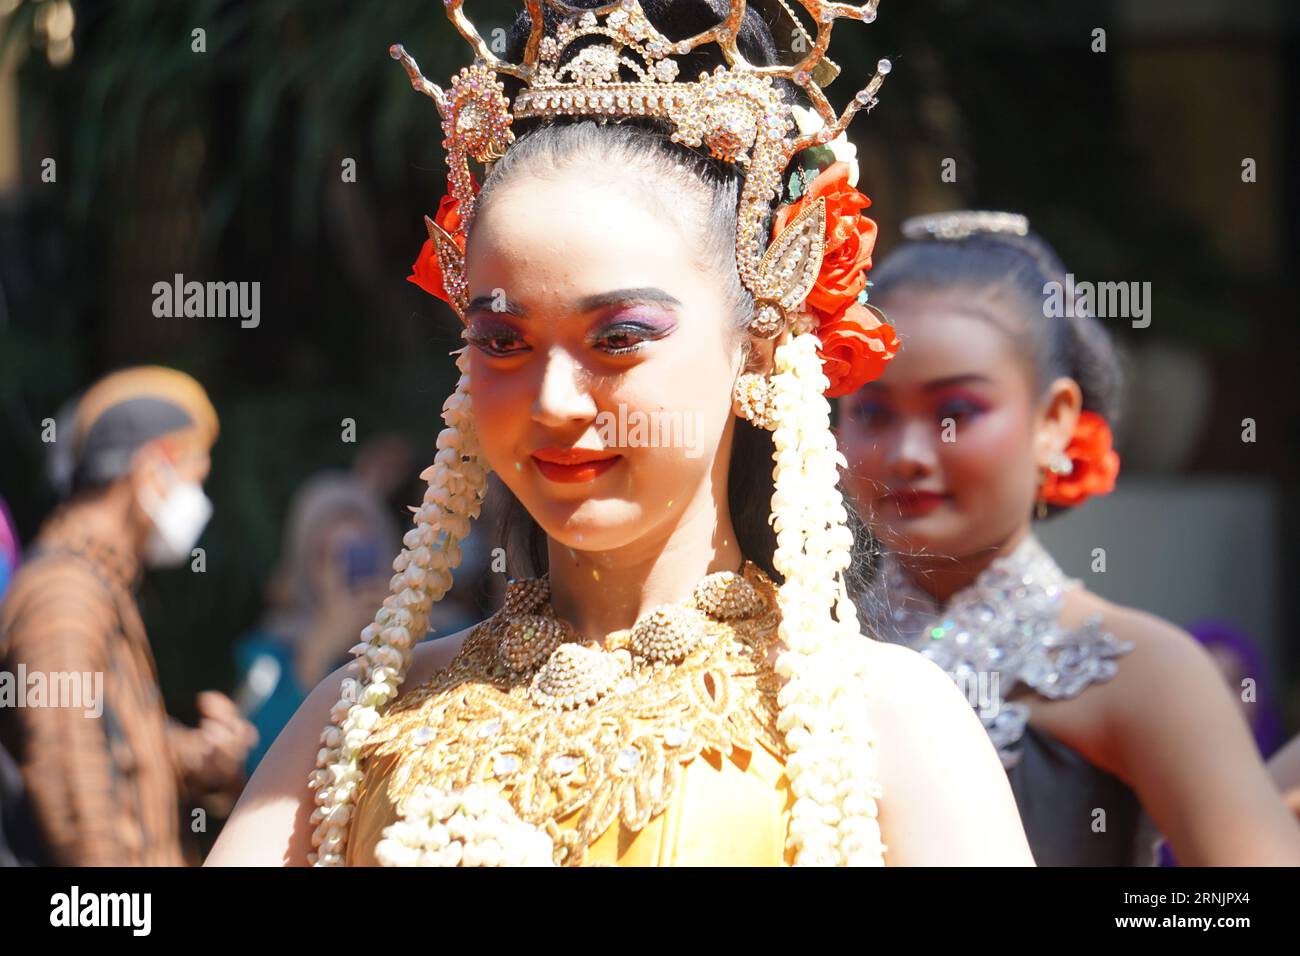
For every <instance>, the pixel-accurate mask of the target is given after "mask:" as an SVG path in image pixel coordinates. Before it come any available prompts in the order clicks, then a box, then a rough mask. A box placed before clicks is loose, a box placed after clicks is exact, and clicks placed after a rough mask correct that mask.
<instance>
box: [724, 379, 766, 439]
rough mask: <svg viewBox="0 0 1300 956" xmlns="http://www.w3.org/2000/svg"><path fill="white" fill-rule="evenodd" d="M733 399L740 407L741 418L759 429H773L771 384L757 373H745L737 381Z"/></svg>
mask: <svg viewBox="0 0 1300 956" xmlns="http://www.w3.org/2000/svg"><path fill="white" fill-rule="evenodd" d="M732 398H733V399H734V400H735V403H736V404H737V405H738V406H739V407H740V417H741V418H744V419H745V420H746V421H750V422H753V423H754V424H755V425H757V426H758V427H759V428H766V429H768V430H769V431H771V429H772V419H771V413H772V390H771V382H770V381H769V380H768V379H767V378H766V377H765V376H763V375H759V374H758V373H757V372H745V373H743V374H742V375H741V376H740V377H739V378H738V379H736V387H735V389H734V390H733V391H732Z"/></svg>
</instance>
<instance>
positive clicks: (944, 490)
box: [838, 291, 1041, 558]
mask: <svg viewBox="0 0 1300 956" xmlns="http://www.w3.org/2000/svg"><path fill="white" fill-rule="evenodd" d="M881 306H882V308H883V309H884V311H885V314H886V315H888V316H889V320H890V322H891V323H892V324H894V326H895V328H897V329H898V334H899V338H900V339H901V341H902V347H901V348H900V349H899V352H898V356H897V357H896V358H895V359H894V360H893V361H892V362H890V363H889V366H888V367H887V369H886V371H885V373H884V375H882V376H881V378H880V379H879V380H878V381H876V382H873V383H871V384H869V385H867V386H865V387H863V388H862V389H861V390H859V391H858V392H856V393H855V394H853V395H850V396H847V397H845V398H842V399H841V400H840V424H839V428H838V433H839V440H840V448H841V449H842V451H843V452H844V456H845V458H846V459H847V461H848V465H849V474H848V486H849V488H850V490H851V492H852V494H853V496H854V498H855V499H856V501H857V504H858V506H859V509H860V510H861V511H862V513H863V514H864V516H865V517H866V518H867V520H868V521H869V522H870V524H871V526H872V530H873V531H874V532H875V533H876V534H877V535H878V536H879V537H880V538H881V539H882V540H883V541H884V543H885V544H886V546H887V547H889V548H890V549H891V550H895V551H900V552H903V553H908V554H918V553H929V554H934V555H940V556H947V557H955V558H960V557H965V556H967V555H972V554H975V553H977V552H979V551H982V550H984V549H986V548H989V547H993V546H996V545H997V544H999V543H1001V542H1002V541H1005V540H1006V539H1007V537H1008V536H1009V535H1011V534H1012V533H1014V532H1015V531H1016V530H1017V529H1018V528H1020V527H1022V526H1023V525H1024V524H1026V523H1027V522H1028V521H1029V515H1030V512H1031V511H1032V507H1033V502H1034V497H1035V494H1036V493H1037V487H1038V480H1039V479H1038V474H1039V472H1038V465H1037V463H1036V457H1035V453H1036V448H1037V447H1038V445H1037V444H1036V441H1035V439H1036V434H1037V432H1038V430H1039V428H1040V426H1041V421H1040V417H1041V416H1040V413H1039V408H1038V406H1039V402H1038V401H1037V400H1036V395H1035V386H1034V382H1033V375H1032V370H1031V369H1030V368H1029V367H1028V363H1027V361H1026V359H1025V357H1024V355H1023V354H1022V349H1021V344H1020V343H1019V342H1017V341H1016V339H1015V338H1014V337H1013V334H1012V333H1011V332H1010V331H1008V328H1009V327H1011V326H1012V324H1013V323H1011V322H1008V321H1007V320H1006V318H1005V316H1004V315H1002V314H1001V313H1000V310H1003V309H1006V308H1007V306H1006V304H1005V303H1001V302H999V301H997V300H994V299H987V298H986V299H983V300H980V299H975V298H971V297H965V296H961V295H958V294H953V293H921V292H909V291H901V292H899V293H898V294H897V295H896V296H894V297H893V298H891V299H888V300H882V302H881Z"/></svg>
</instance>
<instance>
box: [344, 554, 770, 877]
mask: <svg viewBox="0 0 1300 956" xmlns="http://www.w3.org/2000/svg"><path fill="white" fill-rule="evenodd" d="M779 621H780V613H779V611H778V609H777V605H776V585H775V584H774V583H773V582H772V581H771V579H770V578H768V576H767V575H766V574H764V573H763V571H762V570H761V569H760V568H759V567H758V566H757V565H755V564H753V563H752V562H750V561H746V562H745V563H744V566H743V567H742V568H741V571H740V573H739V574H737V573H735V572H731V571H720V572H717V573H715V574H710V575H708V576H707V577H705V578H704V579H703V580H701V581H700V583H699V584H697V585H696V587H695V589H694V592H693V594H692V596H691V598H689V599H688V600H686V601H683V602H681V603H679V604H665V605H660V606H659V607H656V608H654V609H653V610H651V611H649V612H647V613H646V614H645V615H643V616H642V617H641V618H640V619H638V621H637V622H636V624H634V625H633V626H632V627H631V628H630V629H627V630H623V631H615V632H614V633H613V634H611V635H609V637H608V638H607V639H606V641H605V643H604V646H603V647H602V646H600V645H599V644H596V643H594V642H592V643H583V640H584V639H583V638H582V637H581V636H580V635H578V634H577V633H576V632H575V631H574V630H573V628H572V627H571V626H569V625H568V624H567V623H566V622H564V621H563V620H561V619H559V618H557V617H556V616H555V613H554V610H553V609H552V608H551V606H550V601H549V584H548V581H547V579H546V578H528V579H523V580H516V581H511V582H510V584H509V587H508V590H507V595H506V601H505V604H504V606H503V607H502V609H501V610H500V611H498V612H497V613H496V614H494V615H493V616H492V617H491V618H489V619H488V620H486V621H484V622H483V623H481V624H479V625H478V626H477V627H475V628H474V630H473V631H471V632H470V635H469V636H468V637H467V638H466V640H465V643H464V645H463V646H462V647H461V650H460V652H459V653H458V654H457V656H456V658H455V659H454V660H453V661H452V663H451V664H450V665H449V666H448V667H447V668H446V669H445V670H443V671H441V672H439V673H438V674H436V675H434V677H433V678H432V679H430V680H429V681H428V682H426V683H425V684H423V685H421V686H420V687H417V688H415V689H414V690H411V691H409V692H408V693H406V694H404V695H402V696H401V697H400V698H398V699H397V700H396V701H394V702H393V705H392V706H391V707H390V708H389V710H388V712H387V713H386V714H385V715H384V717H383V718H382V719H381V721H380V722H379V724H378V725H377V726H376V727H375V730H374V732H373V733H372V734H371V736H370V738H369V740H368V742H367V744H366V747H365V748H364V750H363V753H362V766H363V767H364V766H366V764H368V763H369V762H370V761H371V760H372V759H374V758H377V757H392V758H395V761H394V766H393V769H392V772H391V774H390V776H389V777H388V798H389V800H390V801H391V802H392V803H393V804H394V805H397V804H398V803H399V802H400V801H401V799H402V798H403V797H405V796H407V795H408V794H410V793H412V792H414V791H415V790H416V789H418V788H419V787H422V786H425V785H432V786H436V787H440V788H444V789H455V788H460V787H464V786H467V785H469V784H471V783H477V782H486V783H490V784H495V785H497V786H500V788H501V792H502V794H503V795H504V796H505V797H506V798H507V799H508V800H509V801H510V803H511V805H512V806H513V807H514V810H515V812H516V813H517V814H518V815H519V817H520V818H521V819H523V820H525V821H527V822H529V823H532V824H534V825H536V826H539V827H543V828H545V829H546V831H547V832H548V833H549V834H550V836H551V838H552V840H553V841H554V844H555V847H556V862H557V863H563V864H565V865H571V866H572V865H580V864H581V863H582V862H583V858H584V856H585V853H586V849H587V847H589V846H590V845H591V844H592V843H593V842H594V841H595V840H596V839H598V838H599V837H600V835H601V834H602V833H603V832H604V831H605V830H606V829H607V828H608V827H609V826H610V825H611V824H612V823H613V822H614V821H615V819H616V818H617V819H620V820H621V821H622V823H623V825H624V826H625V827H627V828H628V829H629V830H631V831H634V832H635V831H638V830H640V829H641V828H642V827H644V826H645V825H646V823H647V822H648V821H649V820H650V819H651V818H652V817H654V816H655V815H657V814H658V813H660V812H662V811H663V810H664V809H665V807H666V806H667V805H668V802H669V800H670V798H671V797H672V794H673V791H674V789H675V788H676V786H677V783H678V781H679V779H680V776H681V771H682V767H683V765H685V764H687V763H689V762H690V761H691V760H693V759H694V758H695V757H697V756H698V755H699V754H700V753H701V752H702V751H704V750H713V751H717V752H718V753H720V754H722V755H723V756H727V755H730V754H731V752H732V749H733V748H736V749H740V750H747V751H748V750H752V749H753V748H754V747H755V746H756V745H758V746H762V747H764V748H766V749H768V750H769V751H770V752H772V753H773V754H775V755H777V756H778V757H782V758H784V756H785V753H786V750H785V745H784V742H783V741H782V739H781V734H780V733H779V731H778V730H777V729H776V717H777V712H778V709H779V708H778V704H777V692H778V690H779V689H780V683H781V682H780V678H779V677H778V676H777V675H776V673H775V672H774V670H773V669H772V666H771V663H770V657H769V655H770V654H771V652H772V649H773V647H774V645H775V643H776V640H777V626H778V623H779ZM574 814H577V819H576V823H575V825H574V826H573V827H572V828H570V829H563V830H562V829H561V828H560V827H559V825H558V824H559V821H561V820H565V819H566V818H568V817H570V816H572V815H574Z"/></svg>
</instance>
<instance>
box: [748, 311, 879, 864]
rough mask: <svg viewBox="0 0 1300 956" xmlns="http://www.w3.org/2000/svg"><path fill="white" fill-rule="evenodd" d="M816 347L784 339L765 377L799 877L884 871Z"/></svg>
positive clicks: (860, 652) (846, 545)
mask: <svg viewBox="0 0 1300 956" xmlns="http://www.w3.org/2000/svg"><path fill="white" fill-rule="evenodd" d="M820 344H821V343H820V342H819V341H818V339H817V337H816V336H815V335H814V334H813V333H811V332H805V333H802V334H798V335H795V336H793V337H792V338H789V339H788V340H787V341H785V342H783V343H782V344H781V345H779V346H778V347H777V348H776V352H775V369H774V373H773V376H772V384H773V387H772V397H773V412H772V417H773V421H774V422H775V423H776V428H775V430H774V432H773V441H774V444H775V448H776V453H775V454H774V456H773V458H774V460H775V462H776V468H775V469H774V473H773V477H774V484H775V493H774V494H773V499H772V524H773V526H774V528H775V529H776V531H777V548H776V553H775V555H774V557H773V565H774V567H775V568H776V570H777V571H779V572H780V573H781V575H782V576H783V577H784V579H785V580H784V583H783V584H782V585H781V587H780V588H779V589H778V591H777V603H778V605H779V607H780V609H781V626H780V637H781V640H782V642H783V643H784V645H785V647H786V648H787V650H786V651H785V652H784V653H782V654H781V656H780V657H779V658H778V659H777V664H776V667H777V671H778V673H780V674H781V675H782V676H784V677H786V678H787V683H786V685H785V687H784V688H783V689H782V691H781V694H780V697H779V698H778V703H779V704H780V706H781V711H780V714H779V716H778V721H777V725H778V728H779V729H781V730H782V731H783V732H784V733H785V735H786V745H787V747H788V748H789V749H790V751H791V755H790V758H789V759H788V761H787V765H786V772H787V776H788V777H789V779H790V784H791V790H792V791H793V793H794V795H795V804H794V808H793V810H792V814H791V822H790V830H789V837H788V845H789V846H791V847H792V848H794V849H795V864H796V865H799V866H802V865H881V864H883V862H884V852H885V847H884V845H883V844H882V843H881V841H880V828H879V825H878V823H877V822H876V809H877V808H876V803H875V801H876V799H878V798H879V796H880V786H879V783H878V781H877V779H876V775H875V764H874V760H873V759H872V754H871V745H872V733H871V727H870V722H869V713H868V711H867V708H866V685H865V681H864V680H863V678H864V676H865V673H866V666H867V662H866V658H865V651H866V641H865V640H864V639H863V638H862V636H861V634H860V632H859V626H858V622H857V617H856V611H855V610H854V608H853V605H852V603H851V602H850V601H848V599H847V591H846V589H845V586H844V581H843V576H842V574H841V572H842V571H843V569H845V568H847V567H848V564H849V560H850V558H851V546H852V535H851V533H849V532H848V528H847V526H846V525H845V520H846V518H847V513H846V511H845V509H844V506H843V501H842V498H841V496H840V494H839V491H838V489H837V488H836V483H837V480H838V470H837V469H838V467H841V466H842V465H843V462H844V458H843V455H841V454H840V452H839V451H838V449H836V447H835V438H834V434H833V433H832V432H831V430H830V406H829V404H828V403H827V401H826V398H825V396H824V394H823V392H824V391H825V389H826V387H827V385H828V384H829V383H828V381H827V379H826V376H825V374H824V373H823V372H822V366H821V360H820V358H819V357H818V355H817V349H818V347H819V346H820Z"/></svg>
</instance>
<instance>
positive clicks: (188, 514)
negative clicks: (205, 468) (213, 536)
mask: <svg viewBox="0 0 1300 956" xmlns="http://www.w3.org/2000/svg"><path fill="white" fill-rule="evenodd" d="M175 474H176V473H175V472H172V480H171V487H170V488H168V489H167V493H166V494H165V495H164V496H163V497H161V498H160V497H159V496H158V495H156V494H154V493H153V491H152V490H151V489H149V488H145V489H144V490H143V491H142V493H141V495H140V507H141V508H143V509H144V513H145V514H147V515H148V516H149V519H150V520H151V521H152V522H153V530H152V531H151V532H150V533H149V541H148V543H147V544H146V546H145V560H146V561H147V562H148V564H149V566H150V567H154V568H175V567H179V566H180V565H182V564H184V563H185V562H186V561H187V560H188V559H189V557H190V550H191V549H192V548H193V547H194V545H195V544H197V543H198V540H199V535H201V534H202V533H203V529H204V528H205V527H206V526H207V523H208V519H209V518H211V517H212V502H211V501H209V500H208V496H207V495H205V494H204V493H203V489H202V488H201V487H199V484H198V482H194V481H181V480H179V479H178V478H176V477H175Z"/></svg>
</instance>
